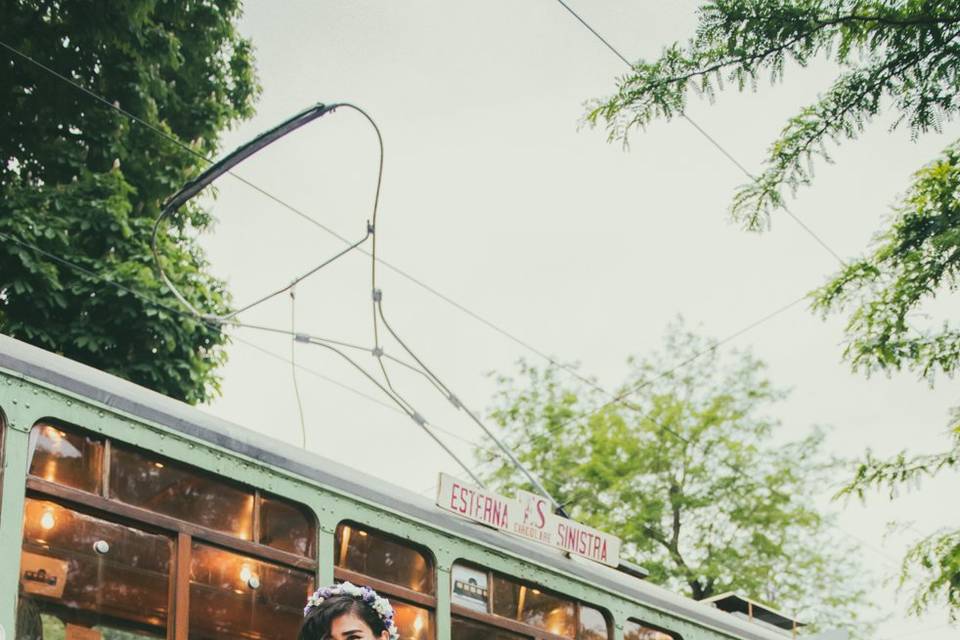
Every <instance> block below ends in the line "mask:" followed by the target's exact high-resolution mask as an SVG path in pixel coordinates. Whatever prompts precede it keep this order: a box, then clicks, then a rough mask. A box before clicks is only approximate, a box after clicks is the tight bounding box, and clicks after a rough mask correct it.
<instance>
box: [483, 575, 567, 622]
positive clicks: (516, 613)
mask: <svg viewBox="0 0 960 640" xmlns="http://www.w3.org/2000/svg"><path fill="white" fill-rule="evenodd" d="M493 613H494V614H496V615H498V616H503V617H504V618H512V619H513V620H517V621H518V622H523V623H525V624H528V625H530V626H532V627H539V628H540V629H543V630H544V631H549V632H550V633H553V634H556V635H558V636H565V637H567V638H573V637H574V636H575V634H576V610H575V609H574V604H573V602H572V601H570V600H565V599H563V598H560V597H558V596H555V595H552V594H549V593H544V592H543V591H541V590H540V589H536V588H534V587H528V586H527V585H524V584H520V583H518V582H516V581H514V580H511V579H509V578H505V577H503V576H499V575H497V574H494V575H493Z"/></svg>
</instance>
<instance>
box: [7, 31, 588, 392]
mask: <svg viewBox="0 0 960 640" xmlns="http://www.w3.org/2000/svg"><path fill="white" fill-rule="evenodd" d="M0 47H2V48H4V49H6V50H7V51H9V52H10V53H12V54H14V55H16V56H18V57H20V58H21V59H23V60H26V61H27V62H29V63H30V64H32V65H34V66H36V67H37V68H39V69H41V70H42V71H44V72H45V73H47V74H49V75H52V76H53V77H56V78H57V79H59V80H61V81H62V82H65V83H67V84H69V85H70V86H72V87H74V88H75V89H77V90H78V91H80V92H82V93H84V94H86V95H87V96H89V97H90V98H92V99H93V100H95V101H97V102H99V103H100V104H101V105H103V106H105V107H107V108H109V109H112V110H114V111H116V112H117V113H120V114H121V115H123V116H124V117H126V118H127V119H129V120H130V121H132V122H134V123H136V124H139V125H140V126H143V127H145V128H146V129H147V130H149V131H151V132H153V133H154V134H155V135H157V136H160V137H161V138H164V139H166V140H167V141H169V142H171V143H173V144H174V145H176V146H177V147H179V148H181V149H183V150H184V151H186V152H187V153H190V154H191V155H193V156H194V157H196V158H198V159H200V160H202V161H204V162H206V163H208V164H213V163H214V162H215V160H214V159H213V158H211V157H209V156H207V155H205V154H203V153H201V152H200V151H198V150H197V149H195V148H194V147H192V146H190V145H188V144H186V143H184V142H183V141H182V140H180V139H178V138H177V137H176V136H173V135H171V134H169V133H167V132H166V131H164V130H163V129H160V128H159V127H157V126H155V125H153V124H151V123H150V122H147V121H146V120H144V119H143V118H140V117H139V116H137V115H136V114H134V113H131V112H130V111H128V110H126V109H124V108H123V107H122V106H121V105H120V104H119V103H118V102H116V101H113V102H111V101H110V100H108V99H107V98H105V97H103V96H101V95H99V94H97V93H96V92H94V91H91V90H90V89H88V88H87V87H85V86H83V85H82V84H80V83H78V82H76V81H75V80H74V79H72V78H69V77H67V76H65V75H63V74H62V73H60V72H58V71H57V70H55V69H53V68H51V67H50V66H48V65H46V64H44V63H42V62H40V61H39V60H37V59H35V58H33V57H32V56H30V55H28V54H26V53H24V52H22V51H20V50H19V49H17V48H16V47H14V46H12V45H10V44H8V43H6V42H4V41H2V40H0ZM229 175H230V177H231V178H233V179H235V180H237V181H239V182H240V183H242V184H244V185H246V186H247V187H249V188H251V189H253V190H254V191H256V192H257V193H260V194H261V195H263V196H265V197H266V198H268V199H269V200H271V201H273V202H275V203H276V204H278V205H280V206H281V207H282V208H284V209H286V210H287V211H289V212H290V213H292V214H294V215H295V216H297V217H299V218H300V219H302V220H304V221H305V222H307V223H309V224H312V225H314V226H315V227H317V228H318V229H320V230H321V231H324V232H325V233H327V234H328V235H330V236H332V237H334V238H336V239H338V240H339V241H341V242H342V243H344V244H346V245H348V246H350V245H351V244H352V242H353V241H351V240H349V239H348V238H347V237H346V236H344V235H342V234H340V233H339V232H337V231H336V230H335V229H333V228H331V227H329V226H327V225H325V224H323V223H322V222H320V221H319V220H317V219H316V218H314V217H313V216H311V215H309V214H308V213H306V212H305V211H303V210H302V209H300V208H299V207H296V206H294V205H292V204H290V203H289V202H287V201H285V200H283V199H281V198H280V197H279V196H277V195H275V194H273V193H271V192H270V191H267V190H266V189H264V188H263V187H260V186H259V185H257V184H256V183H254V182H253V181H251V180H249V179H247V178H245V177H243V176H242V175H240V174H238V173H236V172H233V171H231V172H229ZM357 250H358V251H359V252H360V253H363V254H365V255H367V256H370V252H368V251H366V250H365V249H363V248H362V247H359V248H357ZM376 260H377V262H378V263H379V264H381V265H383V266H384V267H385V268H387V269H389V270H391V271H393V272H394V273H396V274H397V275H399V276H400V277H402V278H404V279H405V280H407V281H409V282H411V283H413V284H414V285H416V286H417V287H419V288H421V289H423V290H424V291H426V292H427V293H430V294H431V295H433V296H435V297H436V298H438V299H440V300H441V301H443V302H445V303H447V304H449V305H450V306H451V307H453V308H455V309H457V310H459V311H460V312H462V313H464V314H465V315H467V316H469V317H470V318H472V319H474V320H476V321H477V322H479V323H481V324H483V325H484V326H486V327H487V328H489V329H491V330H493V331H495V332H497V333H499V334H500V335H502V336H504V337H505V338H507V339H508V340H510V341H512V342H514V343H515V344H517V345H519V346H521V347H523V348H524V349H526V350H527V351H529V352H530V353H533V354H534V355H536V356H538V357H539V358H542V359H543V360H545V361H547V362H548V363H549V364H551V365H554V366H557V367H559V368H560V369H562V370H564V371H566V372H567V373H568V374H570V375H572V376H574V377H576V378H578V379H580V380H581V381H583V382H589V379H588V378H585V377H584V376H583V375H582V374H581V373H580V372H578V371H577V370H576V369H575V368H574V367H572V366H570V365H568V364H566V363H564V362H561V361H559V360H556V359H555V358H553V357H552V356H550V355H549V354H547V353H546V352H544V351H543V350H541V349H538V348H537V347H535V346H533V345H532V344H530V343H529V342H527V341H525V340H523V339H521V338H519V337H517V336H516V335H514V334H513V333H511V332H510V331H508V330H506V329H504V328H503V327H501V326H499V325H498V324H496V323H494V322H493V321H491V320H489V319H487V318H485V317H484V316H482V315H480V314H479V313H477V312H476V311H473V310H472V309H470V308H469V307H467V306H465V305H463V304H462V303H460V302H458V301H456V300H455V299H453V298H452V297H450V296H449V295H447V294H445V293H443V292H442V291H440V290H438V289H436V288H435V287H433V286H431V285H429V284H427V283H426V282H425V281H423V280H421V279H419V278H417V277H416V276H414V275H413V274H411V273H409V272H408V271H406V270H404V269H402V268H400V267H398V266H397V265H394V264H392V263H391V262H388V261H386V260H384V259H382V258H380V257H377V258H376Z"/></svg>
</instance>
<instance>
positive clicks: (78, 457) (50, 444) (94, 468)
mask: <svg viewBox="0 0 960 640" xmlns="http://www.w3.org/2000/svg"><path fill="white" fill-rule="evenodd" d="M32 437H33V438H34V439H35V440H36V448H35V449H34V453H33V460H31V462H30V475H32V476H36V477H38V478H43V479H44V480H49V481H50V482H56V483H57V484H62V485H66V486H68V487H73V488H74V489H81V490H83V491H89V492H90V493H100V477H101V474H102V472H101V470H102V468H103V466H102V465H103V442H102V441H100V440H96V439H94V438H91V437H90V436H87V435H84V434H81V433H69V432H67V431H64V430H63V429H60V428H59V427H55V426H52V425H48V424H38V425H36V426H35V427H34V428H33V433H32Z"/></svg>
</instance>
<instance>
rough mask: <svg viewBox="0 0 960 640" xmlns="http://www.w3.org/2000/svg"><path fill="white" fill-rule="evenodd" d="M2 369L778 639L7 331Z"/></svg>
mask: <svg viewBox="0 0 960 640" xmlns="http://www.w3.org/2000/svg"><path fill="white" fill-rule="evenodd" d="M0 369H6V370H9V371H12V372H15V373H19V374H22V375H24V376H26V377H28V378H30V379H33V380H37V381H40V382H43V383H46V384H49V385H53V386H55V387H58V388H60V389H63V390H65V391H67V392H69V393H72V394H75V395H78V396H82V397H84V398H87V399H89V400H91V401H93V402H97V403H99V404H101V405H104V406H107V407H111V408H113V409H116V410H118V411H122V412H124V413H127V414H131V415H134V416H137V417H139V418H142V419H144V420H149V421H151V422H154V423H157V424H161V425H163V426H165V427H168V428H170V429H173V430H174V431H178V432H180V433H183V434H185V435H189V436H192V437H195V438H198V439H200V440H204V441H206V442H209V443H210V444H213V445H215V446H218V447H222V448H224V449H229V450H231V451H234V452H235V453H238V454H240V455H243V456H247V457H249V458H252V459H255V460H258V461H261V462H264V463H266V464H269V465H271V466H274V467H278V468H281V469H284V470H286V471H289V472H291V473H294V474H296V475H298V476H302V477H304V478H307V479H310V480H313V481H315V482H317V483H320V484H321V485H324V486H327V487H330V488H332V489H334V490H336V491H339V492H342V493H345V494H348V495H350V496H353V497H356V498H359V499H361V500H365V501H368V502H371V503H374V504H379V505H382V506H384V507H386V508H388V509H391V510H393V511H396V512H398V513H402V514H405V515H407V516H409V517H412V518H415V519H417V520H420V521H423V522H426V523H428V524H431V525H434V526H437V527H440V528H443V529H445V530H447V531H450V532H452V533H455V534H457V535H459V536H462V537H464V538H467V539H471V540H475V541H477V542H480V543H482V544H485V545H488V546H490V547H494V548H499V549H501V550H503V551H506V552H507V553H510V554H512V555H514V556H516V557H519V558H523V559H525V560H528V561H532V562H534V563H536V564H539V565H541V566H544V567H547V568H552V569H555V570H558V571H560V572H563V573H567V574H572V575H574V576H577V577H579V578H581V579H582V580H584V581H586V582H588V583H591V584H594V585H596V586H598V587H600V588H603V589H606V590H609V591H613V592H615V593H620V594H622V595H624V596H626V597H628V598H633V599H635V600H637V601H639V602H642V603H645V604H648V605H650V606H652V607H654V608H656V609H660V610H662V611H664V612H666V613H673V614H676V615H678V616H680V617H683V618H687V619H689V620H691V621H693V622H696V623H700V624H704V625H706V626H708V627H712V628H714V629H717V630H719V631H722V632H725V633H729V634H732V635H735V636H737V637H739V638H744V639H746V640H783V637H784V636H783V635H782V634H781V633H778V632H774V631H770V630H767V629H764V628H763V627H760V626H759V625H756V624H752V623H749V622H746V621H743V620H741V619H739V618H737V617H735V616H732V615H730V614H729V613H726V612H723V611H720V610H718V609H716V608H715V607H713V606H712V605H709V604H706V603H702V602H697V601H695V600H691V599H690V598H687V597H684V596H682V595H679V594H677V593H674V592H672V591H670V590H668V589H665V588H664V587H660V586H658V585H655V584H652V583H649V582H646V581H644V580H641V579H639V578H636V577H633V576H630V575H627V574H625V573H623V572H620V571H617V570H615V569H611V568H609V567H606V566H603V565H599V564H596V563H592V562H589V561H577V560H573V559H572V558H568V557H566V556H564V555H562V554H560V553H555V552H554V551H553V550H552V549H550V548H548V547H544V546H541V545H537V544H535V543H531V542H527V541H525V540H523V539H521V538H516V537H514V536H510V535H508V534H505V533H501V532H499V531H495V530H493V529H489V528H487V527H484V526H482V525H479V524H476V523H473V522H470V521H468V520H464V519H462V518H458V517H456V516H454V515H452V514H448V513H446V512H444V511H441V510H440V509H439V508H437V507H436V506H435V505H434V503H433V502H432V501H430V500H428V499H426V498H424V497H422V496H420V495H418V494H416V493H413V492H412V491H408V490H406V489H402V488H400V487H397V486H395V485H392V484H390V483H388V482H385V481H384V480H381V479H379V478H376V477H373V476H370V475H367V474H365V473H363V472H361V471H358V470H356V469H354V468H352V467H348V466H346V465H343V464H341V463H339V462H337V461H335V460H331V459H330V458H326V457H323V456H320V455H317V454H313V453H310V452H307V451H304V450H303V449H300V448H298V447H294V446H292V445H289V444H287V443H285V442H282V441H280V440H277V439H275V438H271V437H269V436H266V435H263V434H261V433H257V432H255V431H253V430H251V429H248V428H247V427H243V426H240V425H238V424H235V423H233V422H229V421H227V420H223V419H221V418H217V417H216V416H212V415H210V414H208V413H206V412H204V411H201V410H200V409H197V408H196V407H193V406H190V405H188V404H186V403H184V402H180V401H179V400H174V399H172V398H169V397H167V396H165V395H163V394H160V393H157V392H155V391H151V390H150V389H147V388H145V387H141V386H139V385H137V384H134V383H132V382H129V381H127V380H123V379H122V378H118V377H117V376H114V375H111V374H109V373H105V372H103V371H100V370H99V369H95V368H93V367H90V366H87V365H84V364H81V363H79V362H76V361H74V360H70V359H69V358H65V357H63V356H59V355H57V354H54V353H51V352H49V351H45V350H43V349H40V348H39V347H35V346H33V345H29V344H27V343H25V342H22V341H20V340H16V339H14V338H11V337H9V336H5V335H0Z"/></svg>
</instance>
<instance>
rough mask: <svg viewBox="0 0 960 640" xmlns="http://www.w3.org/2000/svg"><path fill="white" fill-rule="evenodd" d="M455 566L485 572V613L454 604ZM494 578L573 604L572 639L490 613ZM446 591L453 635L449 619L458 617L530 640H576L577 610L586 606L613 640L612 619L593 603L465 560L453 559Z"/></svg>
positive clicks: (491, 611) (578, 627)
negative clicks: (598, 613)
mask: <svg viewBox="0 0 960 640" xmlns="http://www.w3.org/2000/svg"><path fill="white" fill-rule="evenodd" d="M457 567H464V568H467V569H470V570H472V571H478V572H481V573H485V574H486V577H487V598H486V601H487V610H486V612H481V611H478V610H476V609H471V608H470V607H467V606H465V605H459V604H456V603H455V602H454V600H453V589H454V586H455V584H454V580H453V573H454V571H455V570H456V568H457ZM494 577H497V578H499V579H501V580H507V581H510V582H513V583H515V584H518V585H520V586H522V587H526V588H528V589H531V590H534V591H538V592H543V593H546V594H549V595H550V596H552V597H556V598H559V599H562V600H565V601H567V602H570V603H571V604H572V605H573V609H574V616H573V629H574V635H573V638H570V637H569V636H565V635H560V634H556V633H553V632H551V631H549V630H547V629H544V628H542V627H538V626H535V625H532V624H529V623H526V622H523V621H520V620H515V619H513V618H507V617H506V616H501V615H499V614H496V613H493V603H494V597H495V594H494ZM450 578H451V579H450V590H451V599H450V616H451V633H452V632H453V629H452V624H453V619H456V618H462V619H465V620H468V621H471V622H476V623H480V624H482V625H485V626H488V627H493V628H495V629H502V630H504V631H507V632H510V633H513V634H518V635H522V636H524V637H526V638H531V639H532V640H579V638H580V608H581V607H589V608H591V609H594V610H596V611H598V612H600V614H601V615H602V616H603V619H604V621H605V622H606V625H607V639H608V640H612V639H613V624H614V623H613V616H611V615H610V612H609V611H607V610H606V609H605V608H603V607H601V606H598V605H596V604H593V603H590V602H586V601H583V600H579V599H577V598H573V597H571V596H568V595H565V594H563V593H562V592H560V591H556V590H554V589H548V588H545V587H543V586H541V585H538V584H536V583H535V582H531V581H530V580H524V579H521V578H516V577H514V576H511V575H509V574H506V573H502V572H500V571H495V570H493V569H490V568H488V567H484V566H482V565H479V564H476V563H473V562H470V561H469V560H456V561H455V562H454V563H453V565H452V566H451V571H450Z"/></svg>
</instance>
